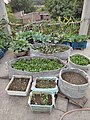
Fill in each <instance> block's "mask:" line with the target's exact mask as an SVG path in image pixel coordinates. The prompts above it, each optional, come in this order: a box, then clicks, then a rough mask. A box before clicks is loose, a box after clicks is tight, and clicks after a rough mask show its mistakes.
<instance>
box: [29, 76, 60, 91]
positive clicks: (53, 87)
mask: <svg viewBox="0 0 90 120" xmlns="http://www.w3.org/2000/svg"><path fill="white" fill-rule="evenodd" d="M57 82H58V78H57V77H37V78H36V79H35V80H34V81H33V83H32V87H31V90H32V91H36V92H37V91H41V92H48V93H57V92H58V87H57Z"/></svg>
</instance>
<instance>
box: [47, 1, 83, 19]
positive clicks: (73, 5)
mask: <svg viewBox="0 0 90 120" xmlns="http://www.w3.org/2000/svg"><path fill="white" fill-rule="evenodd" d="M45 6H46V8H47V9H48V11H49V12H50V14H51V17H52V18H55V19H56V18H57V17H58V16H61V17H62V18H63V17H70V16H74V17H75V18H80V17H81V11H82V6H83V0H46V1H45Z"/></svg>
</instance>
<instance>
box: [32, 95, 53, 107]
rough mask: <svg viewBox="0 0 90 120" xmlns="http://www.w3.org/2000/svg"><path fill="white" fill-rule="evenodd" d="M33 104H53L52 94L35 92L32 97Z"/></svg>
mask: <svg viewBox="0 0 90 120" xmlns="http://www.w3.org/2000/svg"><path fill="white" fill-rule="evenodd" d="M31 104H36V105H51V104H52V96H51V95H50V94H48V95H47V94H33V95H32V99H31Z"/></svg>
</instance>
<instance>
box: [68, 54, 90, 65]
mask: <svg viewBox="0 0 90 120" xmlns="http://www.w3.org/2000/svg"><path fill="white" fill-rule="evenodd" d="M70 60H71V61H72V62H73V63H75V64H77V65H82V66H84V65H88V64H90V60H89V59H88V58H86V57H85V56H83V55H80V54H75V55H72V56H71V57H70Z"/></svg>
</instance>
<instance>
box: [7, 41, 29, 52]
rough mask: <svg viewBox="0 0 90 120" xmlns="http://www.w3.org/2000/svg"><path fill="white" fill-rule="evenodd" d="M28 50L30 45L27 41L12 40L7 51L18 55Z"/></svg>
mask: <svg viewBox="0 0 90 120" xmlns="http://www.w3.org/2000/svg"><path fill="white" fill-rule="evenodd" d="M29 48H30V45H29V43H28V41H26V40H24V39H18V40H17V39H14V40H13V41H12V42H11V43H10V47H9V50H12V51H13V52H15V53H19V52H23V51H28V50H29Z"/></svg>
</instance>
